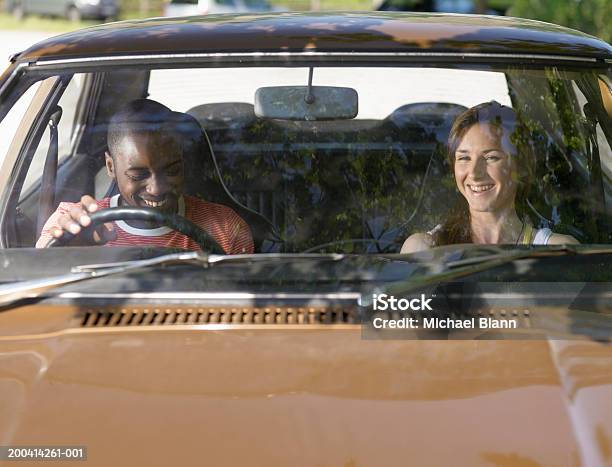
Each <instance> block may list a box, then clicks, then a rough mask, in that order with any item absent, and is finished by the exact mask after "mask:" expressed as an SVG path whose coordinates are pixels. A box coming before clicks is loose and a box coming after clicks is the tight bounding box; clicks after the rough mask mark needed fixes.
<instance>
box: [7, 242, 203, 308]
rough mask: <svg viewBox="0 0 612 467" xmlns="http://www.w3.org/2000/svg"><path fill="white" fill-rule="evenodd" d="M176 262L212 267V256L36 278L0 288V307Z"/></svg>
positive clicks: (165, 257) (144, 261)
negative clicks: (63, 287) (51, 291)
mask: <svg viewBox="0 0 612 467" xmlns="http://www.w3.org/2000/svg"><path fill="white" fill-rule="evenodd" d="M173 263H193V264H201V265H207V264H208V256H207V255H205V254H202V253H198V252H186V253H172V254H169V255H163V256H157V257H155V258H148V259H141V260H134V261H125V262H119V263H106V264H104V263H102V264H91V265H83V266H76V267H74V268H72V270H71V272H70V273H68V274H61V275H57V276H52V277H49V278H44V279H34V280H27V281H22V282H18V283H16V284H5V285H2V286H0V307H7V306H9V305H11V304H13V303H15V302H17V301H19V300H24V299H31V298H36V297H39V296H40V295H42V294H43V293H45V292H47V291H49V290H53V289H55V288H58V287H61V286H63V285H68V284H74V283H76V282H81V281H85V280H88V279H94V278H99V277H108V276H111V275H114V274H120V273H123V272H126V271H131V270H136V269H142V268H148V267H152V266H161V265H166V264H173Z"/></svg>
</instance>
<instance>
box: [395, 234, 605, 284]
mask: <svg viewBox="0 0 612 467" xmlns="http://www.w3.org/2000/svg"><path fill="white" fill-rule="evenodd" d="M597 254H612V246H608V245H597V246H585V245H552V246H548V247H545V248H543V247H530V248H527V249H520V250H510V251H509V252H501V253H495V254H491V255H483V256H476V257H473V258H464V259H457V260H453V261H448V262H446V263H445V264H444V265H443V269H442V270H441V271H440V272H436V273H433V274H431V273H430V274H424V275H420V276H410V278H409V279H408V280H405V281H401V282H399V283H398V282H396V283H394V284H391V285H389V286H387V287H385V288H384V292H385V293H388V294H391V295H402V294H409V293H411V292H414V291H416V290H419V289H421V288H423V287H427V286H430V285H435V284H439V283H440V282H450V281H453V280H456V279H460V278H463V277H468V276H471V275H473V274H476V273H479V272H483V271H487V270H490V269H493V268H496V267H498V266H503V265H504V264H509V263H512V262H514V261H517V260H521V259H529V258H543V257H551V256H566V255H597Z"/></svg>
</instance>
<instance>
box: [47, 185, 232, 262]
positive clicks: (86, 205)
mask: <svg viewBox="0 0 612 467" xmlns="http://www.w3.org/2000/svg"><path fill="white" fill-rule="evenodd" d="M118 220H136V221H147V222H153V223H156V224H161V225H166V226H168V227H170V228H171V229H172V230H174V231H176V232H179V233H181V234H183V235H185V236H187V237H189V238H191V239H192V240H194V241H195V242H196V243H197V244H198V245H199V247H200V249H201V250H202V251H205V252H208V253H218V254H225V251H224V250H223V248H222V247H221V246H220V245H219V243H217V241H216V240H215V239H214V238H213V237H211V236H210V234H209V233H208V232H206V230H204V229H202V227H200V226H198V225H196V224H194V223H193V222H192V221H190V220H189V219H186V218H185V217H183V216H181V215H179V214H169V213H164V212H160V211H159V210H157V209H153V208H140V207H131V206H126V207H118V208H112V209H101V210H98V205H97V204H96V201H95V200H94V199H93V198H92V197H91V196H83V197H82V198H81V203H80V205H78V206H77V207H75V208H73V209H71V210H70V212H69V213H67V214H64V215H63V216H61V217H60V220H59V226H60V228H59V229H55V230H54V231H53V232H52V235H53V238H52V239H51V241H50V242H49V243H47V248H51V247H54V246H61V245H64V244H65V243H67V242H70V244H72V245H103V244H104V243H106V242H109V241H111V240H114V239H116V238H117V232H116V230H115V228H114V226H113V224H112V223H111V222H110V221H113V222H114V221H118Z"/></svg>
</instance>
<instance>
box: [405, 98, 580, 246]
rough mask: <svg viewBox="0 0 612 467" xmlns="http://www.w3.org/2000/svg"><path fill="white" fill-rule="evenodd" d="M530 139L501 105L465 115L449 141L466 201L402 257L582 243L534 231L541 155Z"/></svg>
mask: <svg viewBox="0 0 612 467" xmlns="http://www.w3.org/2000/svg"><path fill="white" fill-rule="evenodd" d="M526 133H527V131H526V129H525V128H523V127H522V126H521V125H520V124H519V122H518V119H517V117H516V113H515V112H514V110H512V109H511V108H509V107H506V106H503V105H501V104H499V103H498V102H495V101H491V102H486V103H483V104H480V105H477V106H475V107H472V108H470V109H468V110H466V111H465V112H463V113H461V114H460V115H459V116H458V117H457V118H456V120H455V122H454V123H453V126H452V128H451V131H450V135H449V140H448V158H449V165H450V167H453V173H454V178H455V183H456V185H457V189H458V191H459V193H460V194H461V198H460V199H459V200H458V201H457V205H456V207H455V209H453V211H452V214H451V215H450V216H449V218H448V219H447V220H446V221H445V222H444V223H443V224H439V225H437V226H436V227H435V228H434V229H433V230H431V231H429V232H427V233H416V234H413V235H411V236H410V237H408V238H407V239H406V241H405V242H404V245H403V246H402V250H401V251H402V253H412V252H415V251H419V250H424V249H426V248H429V247H431V246H438V245H447V244H453V243H481V244H499V243H509V244H516V245H519V244H542V245H547V244H565V243H578V241H577V240H576V239H575V238H574V237H572V236H570V235H560V234H555V233H552V231H551V230H550V229H548V228H542V229H534V228H533V225H532V223H531V221H530V220H529V217H528V212H527V211H528V209H527V207H528V199H527V195H528V192H529V188H530V186H529V185H530V183H532V182H533V166H534V163H535V155H534V153H533V145H532V144H531V142H530V140H529V137H528V136H527V134H526Z"/></svg>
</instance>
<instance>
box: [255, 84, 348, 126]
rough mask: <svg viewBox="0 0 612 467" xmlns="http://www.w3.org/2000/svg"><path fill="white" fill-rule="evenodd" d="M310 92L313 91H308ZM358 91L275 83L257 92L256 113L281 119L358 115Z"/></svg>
mask: <svg viewBox="0 0 612 467" xmlns="http://www.w3.org/2000/svg"><path fill="white" fill-rule="evenodd" d="M309 91H310V92H309ZM357 110H358V105H357V91H355V90H354V89H352V88H340V87H332V86H310V87H309V86H274V87H265V88H259V89H258V90H257V91H256V92H255V115H257V116H258V117H262V118H277V119H281V120H339V119H351V118H355V117H356V116H357Z"/></svg>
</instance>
